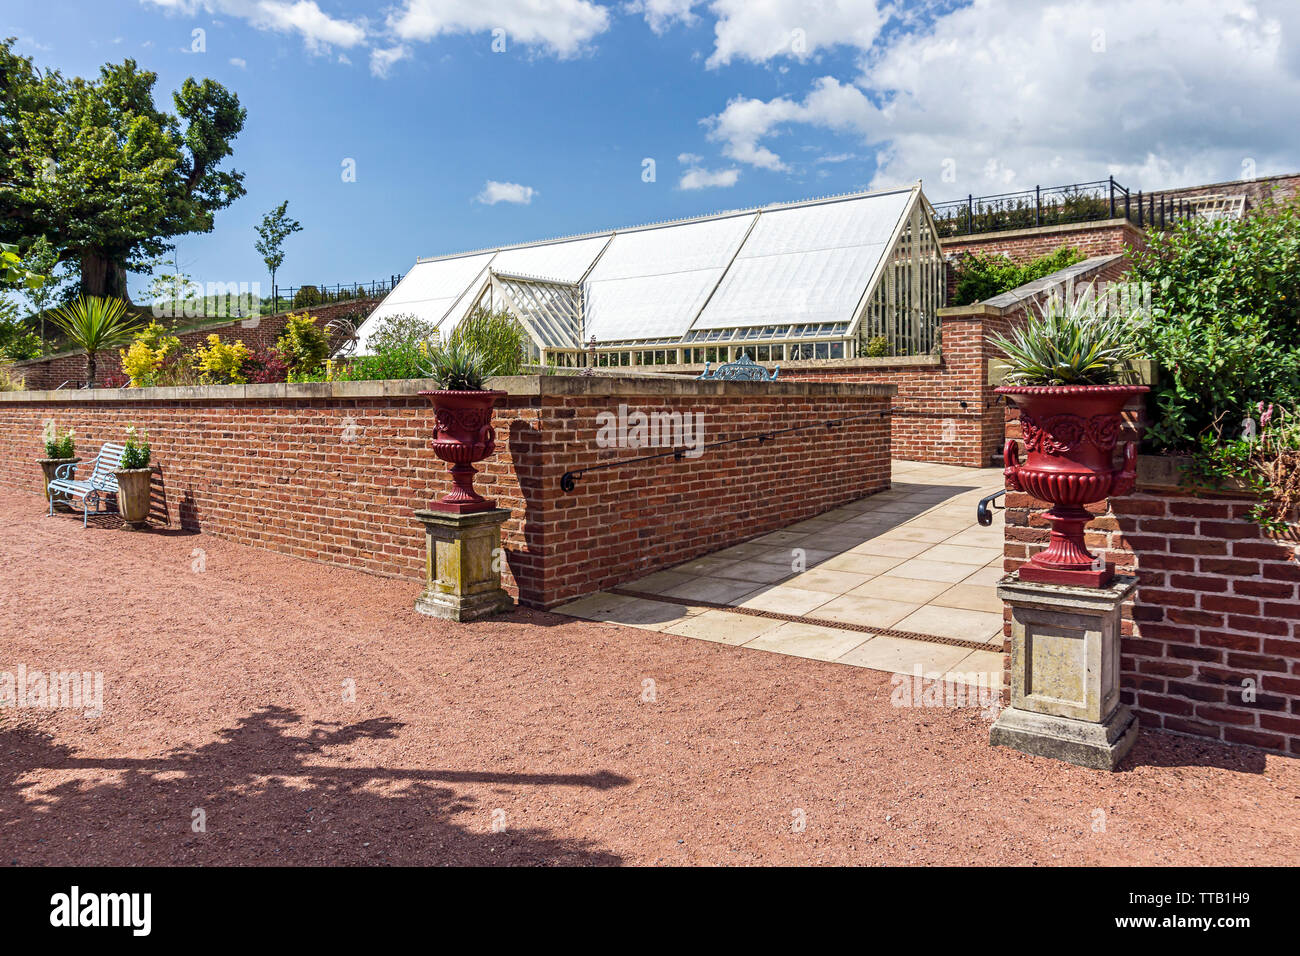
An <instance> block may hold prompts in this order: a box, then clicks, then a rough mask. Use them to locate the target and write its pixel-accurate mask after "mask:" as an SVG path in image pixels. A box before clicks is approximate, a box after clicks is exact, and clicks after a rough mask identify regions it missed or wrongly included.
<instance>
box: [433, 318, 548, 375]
mask: <svg viewBox="0 0 1300 956" xmlns="http://www.w3.org/2000/svg"><path fill="white" fill-rule="evenodd" d="M527 343H528V333H527V332H525V331H524V327H523V326H522V325H520V324H519V322H518V320H517V319H515V317H514V316H513V315H511V314H510V313H509V312H506V311H504V310H502V311H498V312H490V311H488V310H487V309H485V308H483V307H481V306H480V307H479V308H477V309H475V310H474V311H473V312H471V313H470V314H469V315H467V316H466V317H465V318H464V319H463V320H462V321H461V323H460V325H458V326H456V329H455V331H453V332H452V333H451V335H450V336H449V337H448V339H447V344H448V345H456V344H461V345H465V346H468V347H469V350H470V351H471V352H476V353H478V354H479V355H480V356H482V360H483V363H484V367H486V368H491V369H492V371H490V372H486V373H485V375H518V374H519V373H520V371H522V370H523V367H524V364H525V363H526V362H527V361H528V350H527Z"/></svg>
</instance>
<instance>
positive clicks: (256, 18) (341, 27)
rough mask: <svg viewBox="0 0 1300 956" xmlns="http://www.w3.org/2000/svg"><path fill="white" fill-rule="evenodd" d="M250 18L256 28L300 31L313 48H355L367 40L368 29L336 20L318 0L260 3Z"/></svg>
mask: <svg viewBox="0 0 1300 956" xmlns="http://www.w3.org/2000/svg"><path fill="white" fill-rule="evenodd" d="M239 5H240V6H242V4H239ZM250 19H251V20H252V23H253V25H254V26H256V27H263V28H265V27H270V28H271V29H272V30H281V31H283V32H285V33H291V32H294V31H297V32H298V33H300V34H302V36H303V39H304V40H306V41H307V43H308V45H309V46H341V47H354V46H356V45H357V44H358V43H360V42H362V41H363V40H364V39H365V38H366V30H365V27H363V26H361V25H360V24H358V23H354V22H352V21H350V20H336V19H334V18H333V17H331V16H329V15H328V14H326V13H325V12H324V11H322V10H321V8H320V7H318V6H317V5H316V3H315V0H297V2H296V3H281V2H279V0H259V2H258V3H257V4H256V6H255V13H254V15H253V16H252V17H250Z"/></svg>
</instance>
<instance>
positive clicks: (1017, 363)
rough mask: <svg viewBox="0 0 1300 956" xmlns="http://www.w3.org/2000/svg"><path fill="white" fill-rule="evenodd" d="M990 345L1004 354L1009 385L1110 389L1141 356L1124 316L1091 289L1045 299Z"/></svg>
mask: <svg viewBox="0 0 1300 956" xmlns="http://www.w3.org/2000/svg"><path fill="white" fill-rule="evenodd" d="M989 341H990V342H991V343H992V344H993V345H994V346H996V347H997V348H998V349H1000V350H1001V351H1002V354H1003V355H1005V356H1006V363H1005V364H1006V365H1007V369H1008V370H1007V372H1006V375H1005V379H1004V381H1005V382H1006V384H1008V385H1112V384H1115V383H1117V382H1119V381H1121V380H1122V379H1123V378H1125V377H1126V375H1127V374H1128V373H1127V370H1126V369H1125V368H1124V366H1125V363H1127V362H1129V361H1131V360H1133V359H1137V358H1141V357H1142V352H1141V350H1140V349H1139V348H1138V346H1137V344H1136V342H1135V341H1134V337H1133V332H1132V329H1131V326H1130V319H1129V316H1127V315H1126V314H1124V313H1122V312H1111V311H1110V310H1109V309H1108V308H1107V303H1106V300H1105V298H1104V297H1102V298H1098V297H1097V296H1096V295H1093V294H1091V288H1090V289H1089V290H1087V291H1085V293H1084V294H1082V295H1080V296H1078V297H1076V298H1074V299H1073V300H1066V299H1063V298H1061V297H1060V296H1058V295H1056V294H1053V295H1051V296H1049V297H1048V298H1047V300H1046V301H1045V302H1044V303H1043V305H1042V306H1041V307H1040V308H1039V309H1038V311H1037V314H1036V315H1031V316H1030V318H1029V319H1028V321H1026V322H1025V323H1024V324H1023V325H1021V326H1020V327H1018V328H1016V329H1013V330H1012V331H1011V333H1010V334H1009V335H1005V336H1004V335H998V334H994V335H991V336H989Z"/></svg>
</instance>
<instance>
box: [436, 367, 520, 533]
mask: <svg viewBox="0 0 1300 956" xmlns="http://www.w3.org/2000/svg"><path fill="white" fill-rule="evenodd" d="M420 394H421V395H423V396H425V397H426V398H428V399H429V401H430V402H432V403H433V417H434V421H435V426H434V433H433V453H434V454H435V455H437V456H438V457H439V458H441V459H442V460H443V461H445V462H447V463H449V464H450V465H451V480H452V483H453V484H454V485H455V487H454V488H452V490H451V491H450V492H448V493H447V494H446V495H444V496H443V497H442V498H439V499H438V500H437V501H431V502H429V508H430V510H432V511H447V512H451V513H453V514H467V513H469V512H474V511H491V510H492V509H493V508H495V507H496V502H495V501H490V500H488V499H486V498H484V497H483V496H482V495H480V494H479V493H478V492H476V491H475V490H474V474H475V468H474V462H476V461H482V460H483V459H484V458H487V457H488V456H490V455H491V454H492V453H493V452H494V451H495V450H496V447H497V440H496V439H497V436H496V431H495V430H494V429H493V428H492V406H493V405H495V404H496V401H497V399H498V398H499V397H500V396H502V395H505V394H506V393H505V392H502V391H493V390H483V391H472V392H471V391H450V390H445V389H440V390H437V391H425V392H421V393H420Z"/></svg>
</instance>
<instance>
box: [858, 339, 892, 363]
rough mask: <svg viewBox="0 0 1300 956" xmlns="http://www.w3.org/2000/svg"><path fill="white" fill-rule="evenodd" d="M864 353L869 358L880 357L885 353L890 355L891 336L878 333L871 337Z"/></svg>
mask: <svg viewBox="0 0 1300 956" xmlns="http://www.w3.org/2000/svg"><path fill="white" fill-rule="evenodd" d="M862 354H864V355H866V356H867V357H868V358H880V357H881V356H883V355H888V354H889V338H888V337H887V336H884V335H877V336H876V337H875V338H873V339H869V340H868V341H867V345H866V348H865V349H864V350H863V353H862Z"/></svg>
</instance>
